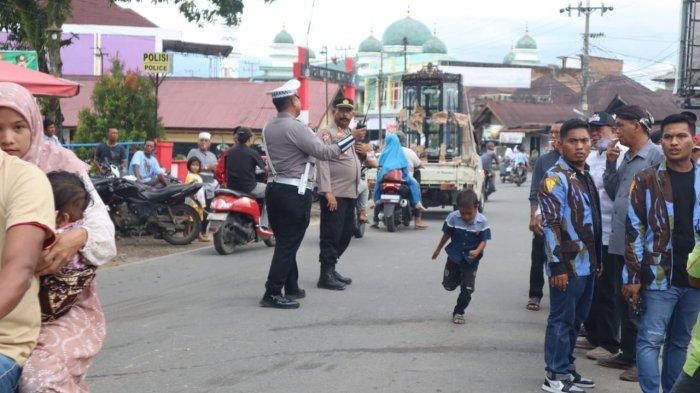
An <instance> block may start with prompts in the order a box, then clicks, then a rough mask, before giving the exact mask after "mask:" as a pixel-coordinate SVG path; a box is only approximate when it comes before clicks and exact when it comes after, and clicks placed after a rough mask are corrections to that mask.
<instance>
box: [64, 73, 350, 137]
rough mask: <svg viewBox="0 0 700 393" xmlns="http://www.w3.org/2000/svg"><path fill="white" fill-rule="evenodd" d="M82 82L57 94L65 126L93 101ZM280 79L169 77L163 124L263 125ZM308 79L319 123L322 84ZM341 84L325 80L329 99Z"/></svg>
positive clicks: (162, 96)
mask: <svg viewBox="0 0 700 393" xmlns="http://www.w3.org/2000/svg"><path fill="white" fill-rule="evenodd" d="M71 79H73V80H75V81H76V82H79V83H81V84H82V85H83V86H82V87H81V89H80V94H78V95H77V96H76V97H73V98H70V99H63V100H61V108H62V110H63V115H64V116H65V121H64V122H63V124H64V125H65V126H66V127H75V126H76V125H77V123H78V112H79V111H80V109H82V108H84V107H89V106H91V100H90V97H91V96H92V91H93V89H94V87H95V82H96V78H95V77H73V78H71ZM280 85H281V83H280V82H249V81H247V80H240V79H205V78H168V79H166V80H165V82H163V84H162V85H161V86H160V88H159V94H158V98H159V103H160V104H159V109H158V116H160V117H161V118H162V119H163V124H164V125H165V129H166V130H192V131H197V130H212V131H216V130H232V129H233V128H234V127H236V126H239V125H240V126H246V127H250V128H252V129H256V130H259V129H262V127H263V126H264V125H265V123H266V122H267V121H268V120H269V119H270V118H272V117H273V116H275V115H276V113H277V111H276V110H275V107H274V106H273V105H272V100H271V99H270V96H269V95H267V92H268V91H270V90H272V89H274V88H276V87H279V86H280ZM324 86H325V85H324V83H323V82H321V81H310V82H309V93H310V94H309V96H310V98H309V106H310V108H309V112H310V114H311V118H310V122H311V124H312V126H316V125H318V124H320V123H321V121H322V120H323V117H324V115H325V112H326V108H327V106H328V105H327V104H326V103H325V102H324V101H325V87H324ZM338 89H339V86H338V85H336V84H333V83H329V92H330V94H329V99H330V100H332V99H333V98H334V97H335V95H336V93H337V92H338Z"/></svg>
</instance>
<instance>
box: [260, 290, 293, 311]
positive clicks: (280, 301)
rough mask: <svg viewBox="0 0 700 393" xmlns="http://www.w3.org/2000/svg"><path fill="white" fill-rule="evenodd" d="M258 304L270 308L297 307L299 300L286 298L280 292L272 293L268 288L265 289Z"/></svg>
mask: <svg viewBox="0 0 700 393" xmlns="http://www.w3.org/2000/svg"><path fill="white" fill-rule="evenodd" d="M260 306H262V307H271V308H287V309H289V308H299V302H296V301H294V300H291V299H287V298H286V297H284V296H282V293H281V292H280V293H272V292H271V291H270V290H267V291H265V295H263V298H262V300H260Z"/></svg>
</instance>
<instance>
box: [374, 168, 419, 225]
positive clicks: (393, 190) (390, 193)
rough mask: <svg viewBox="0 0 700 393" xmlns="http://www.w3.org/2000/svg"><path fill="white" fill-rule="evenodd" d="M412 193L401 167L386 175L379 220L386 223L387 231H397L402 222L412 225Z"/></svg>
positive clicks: (383, 183)
mask: <svg viewBox="0 0 700 393" xmlns="http://www.w3.org/2000/svg"><path fill="white" fill-rule="evenodd" d="M410 193H411V191H410V190H409V189H408V187H407V186H406V182H405V181H404V180H403V172H402V171H401V169H395V170H393V171H390V172H388V173H387V174H386V175H384V178H383V179H382V185H381V196H380V198H379V204H378V206H377V208H378V209H379V214H378V217H379V220H380V221H382V222H383V223H384V226H386V229H387V231H389V232H396V229H397V228H398V226H399V225H400V224H403V225H404V226H406V227H408V226H410V225H411V203H410Z"/></svg>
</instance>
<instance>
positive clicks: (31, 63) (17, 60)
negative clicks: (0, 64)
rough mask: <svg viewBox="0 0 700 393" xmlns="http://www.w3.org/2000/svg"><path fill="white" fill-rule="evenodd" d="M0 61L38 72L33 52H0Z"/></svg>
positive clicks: (37, 63)
mask: <svg viewBox="0 0 700 393" xmlns="http://www.w3.org/2000/svg"><path fill="white" fill-rule="evenodd" d="M0 60H2V61H7V62H9V63H12V64H17V65H19V66H22V67H24V68H29V69H32V70H35V71H37V70H39V61H38V60H37V56H36V52H35V51H33V50H0Z"/></svg>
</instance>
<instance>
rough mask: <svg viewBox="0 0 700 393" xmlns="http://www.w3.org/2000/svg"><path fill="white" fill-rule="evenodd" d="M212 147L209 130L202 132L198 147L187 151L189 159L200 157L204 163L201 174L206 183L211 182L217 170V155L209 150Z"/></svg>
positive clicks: (200, 160)
mask: <svg viewBox="0 0 700 393" xmlns="http://www.w3.org/2000/svg"><path fill="white" fill-rule="evenodd" d="M210 147H211V134H210V133H208V132H200V133H199V138H198V140H197V148H196V149H192V150H190V152H189V153H187V159H188V160H189V159H190V158H192V157H197V158H199V162H201V163H202V170H201V173H200V174H201V175H203V176H202V178H203V179H204V182H205V183H208V182H210V181H211V180H212V179H213V178H214V171H215V170H216V155H215V154H214V153H212V152H210V151H209V148H210Z"/></svg>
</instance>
